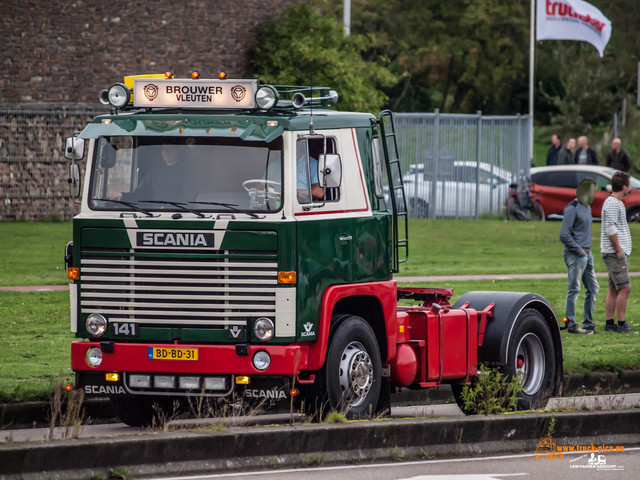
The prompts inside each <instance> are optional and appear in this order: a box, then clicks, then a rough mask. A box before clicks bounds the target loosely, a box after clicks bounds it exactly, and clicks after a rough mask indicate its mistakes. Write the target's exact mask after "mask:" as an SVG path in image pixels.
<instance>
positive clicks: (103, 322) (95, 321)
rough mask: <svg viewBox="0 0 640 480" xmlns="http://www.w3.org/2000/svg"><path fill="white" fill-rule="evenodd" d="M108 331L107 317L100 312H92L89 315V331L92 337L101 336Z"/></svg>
mask: <svg viewBox="0 0 640 480" xmlns="http://www.w3.org/2000/svg"><path fill="white" fill-rule="evenodd" d="M106 331H107V319H106V318H104V317H103V316H102V315H100V314H99V313H92V314H91V315H89V316H88V317H87V332H89V334H90V335H91V336H92V337H101V336H103V335H104V334H105V332H106Z"/></svg>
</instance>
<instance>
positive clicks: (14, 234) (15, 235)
mask: <svg viewBox="0 0 640 480" xmlns="http://www.w3.org/2000/svg"><path fill="white" fill-rule="evenodd" d="M71 235H72V233H71V222H0V245H2V249H0V272H2V275H1V276H0V286H12V285H62V284H65V283H68V282H69V281H68V280H67V273H66V272H65V271H64V248H65V246H66V245H67V243H68V242H70V241H71Z"/></svg>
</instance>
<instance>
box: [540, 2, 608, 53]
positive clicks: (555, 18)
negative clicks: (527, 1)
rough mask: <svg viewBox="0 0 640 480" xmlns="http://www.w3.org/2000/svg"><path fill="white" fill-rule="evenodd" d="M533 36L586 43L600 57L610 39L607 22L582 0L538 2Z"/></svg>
mask: <svg viewBox="0 0 640 480" xmlns="http://www.w3.org/2000/svg"><path fill="white" fill-rule="evenodd" d="M536 37H537V39H538V40H577V41H580V42H589V43H590V44H591V45H593V46H594V47H596V50H598V53H599V54H600V56H601V57H602V54H603V52H604V49H605V47H606V46H607V43H609V38H611V21H610V20H609V19H608V18H607V17H605V16H604V15H603V14H602V12H601V11H600V10H598V9H597V8H596V7H594V6H593V5H591V4H590V3H587V2H584V1H582V0H538V10H537V28H536Z"/></svg>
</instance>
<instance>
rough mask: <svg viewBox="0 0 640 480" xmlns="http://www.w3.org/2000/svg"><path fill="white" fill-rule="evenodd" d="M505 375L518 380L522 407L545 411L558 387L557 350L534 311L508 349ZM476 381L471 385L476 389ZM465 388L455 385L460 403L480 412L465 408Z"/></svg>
mask: <svg viewBox="0 0 640 480" xmlns="http://www.w3.org/2000/svg"><path fill="white" fill-rule="evenodd" d="M502 370H503V371H504V373H506V374H507V375H509V376H510V377H517V378H518V383H520V386H521V387H522V391H521V392H520V393H519V394H518V408H519V409H521V410H531V409H535V408H544V407H545V405H546V404H547V402H548V400H549V398H550V397H551V395H552V393H553V391H554V386H555V382H556V379H555V375H556V362H555V347H554V344H553V340H552V338H551V332H550V331H549V327H548V325H547V323H546V322H545V320H544V318H543V317H542V315H541V314H540V312H538V311H537V310H534V309H525V310H523V311H522V313H521V314H520V317H519V319H518V321H517V324H516V327H515V330H514V331H513V334H512V335H511V338H510V339H509V345H508V347H507V364H506V365H503V366H502ZM473 383H474V380H472V382H471V384H472V386H473ZM463 388H464V385H451V390H452V392H453V396H454V398H455V400H456V403H457V404H458V406H459V407H460V409H461V410H462V411H463V412H464V413H465V414H467V415H472V414H475V413H478V412H477V411H475V410H474V409H473V408H467V407H465V404H464V400H463V399H462V389H463Z"/></svg>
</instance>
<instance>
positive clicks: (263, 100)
mask: <svg viewBox="0 0 640 480" xmlns="http://www.w3.org/2000/svg"><path fill="white" fill-rule="evenodd" d="M279 99H280V95H278V92H277V91H276V89H275V88H273V87H272V86H270V85H265V86H264V87H260V88H259V89H258V91H257V92H256V104H257V105H258V108H260V109H262V110H270V109H272V108H273V107H275V106H276V104H277V103H278V100H279Z"/></svg>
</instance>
